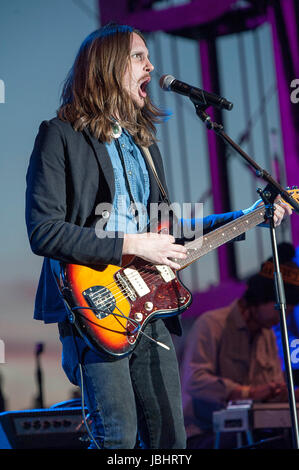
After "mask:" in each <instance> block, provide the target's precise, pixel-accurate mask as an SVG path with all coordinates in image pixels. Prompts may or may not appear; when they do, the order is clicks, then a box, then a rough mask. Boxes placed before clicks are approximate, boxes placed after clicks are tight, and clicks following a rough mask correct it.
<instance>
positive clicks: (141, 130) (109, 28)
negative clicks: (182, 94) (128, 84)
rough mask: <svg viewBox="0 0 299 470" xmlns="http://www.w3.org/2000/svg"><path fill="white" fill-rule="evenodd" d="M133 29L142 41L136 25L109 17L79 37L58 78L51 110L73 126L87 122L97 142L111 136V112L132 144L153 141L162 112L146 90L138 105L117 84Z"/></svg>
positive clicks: (146, 144) (82, 125)
mask: <svg viewBox="0 0 299 470" xmlns="http://www.w3.org/2000/svg"><path fill="white" fill-rule="evenodd" d="M133 32H134V33H136V34H138V35H139V36H140V37H141V38H142V39H143V41H144V42H145V39H144V37H143V35H142V34H141V33H140V31H137V30H135V29H133V28H131V27H130V26H125V25H117V24H114V23H110V24H108V25H106V26H104V27H102V28H100V29H98V30H96V31H94V32H93V33H91V34H90V35H89V36H88V37H87V38H86V39H85V40H84V41H83V43H82V45H81V47H80V49H79V52H78V54H77V56H76V59H75V62H74V65H73V67H72V68H71V70H70V72H69V74H68V76H67V78H66V81H65V83H64V86H63V90H62V94H61V105H60V108H59V109H58V111H57V115H58V117H59V118H60V119H61V120H63V121H69V122H71V124H72V125H73V127H74V129H75V130H77V131H82V130H83V129H84V128H86V127H89V129H90V131H91V132H92V134H93V135H94V136H95V137H96V138H97V139H99V140H101V141H102V142H111V138H112V137H111V125H112V118H113V117H115V116H117V117H118V121H119V123H120V125H121V126H122V127H124V128H125V129H127V130H128V132H129V133H130V134H131V135H132V136H133V137H134V139H135V141H136V143H137V144H140V145H144V146H149V145H150V144H152V143H153V142H154V141H155V133H156V129H155V124H156V123H157V122H161V120H162V119H161V118H162V117H163V116H165V114H164V113H163V112H162V111H161V110H159V109H158V108H157V107H156V106H155V105H154V104H153V103H152V102H151V100H150V98H149V97H148V96H147V97H146V99H145V104H144V107H142V108H139V107H137V106H136V105H135V104H134V102H133V100H132V98H131V97H130V95H129V94H128V92H127V91H126V90H125V89H124V88H123V86H122V80H123V77H124V74H125V71H126V68H127V66H128V60H129V56H130V47H131V40H132V33H133Z"/></svg>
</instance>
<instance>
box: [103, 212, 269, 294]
mask: <svg viewBox="0 0 299 470" xmlns="http://www.w3.org/2000/svg"><path fill="white" fill-rule="evenodd" d="M260 209H261V208H258V209H256V210H255V211H253V213H252V214H251V216H252V215H253V214H254V213H257V212H259V211H260ZM241 218H242V217H240V219H241ZM252 218H253V217H252ZM240 222H241V221H240V220H239V221H238V223H239V224H240ZM234 223H236V221H232V224H234ZM220 229H221V227H220ZM228 233H229V231H228ZM231 233H233V232H232V231H231ZM214 234H215V231H214V233H213V235H214ZM197 242H198V241H197V240H193V241H191V242H188V248H189V249H191V250H192V249H193V245H195V246H197ZM215 248H216V246H215ZM189 255H190V254H189ZM191 261H192V253H191ZM184 263H187V264H188V262H187V261H186V260H184ZM154 266H155V265H153V264H147V265H145V266H144V267H142V268H141V269H140V270H139V271H138V272H139V273H143V274H144V276H143V277H142V279H143V280H144V281H146V282H148V283H149V284H152V283H153V281H154V279H155V278H156V277H157V276H160V273H156V272H148V271H147V270H146V267H148V269H150V270H152V269H153V268H154ZM137 277H138V276H137V275H136V278H137ZM114 286H117V288H116V289H114V290H113V289H111V290H110V289H109V288H110V287H114ZM105 289H108V290H109V291H110V293H111V295H113V297H114V300H116V301H123V300H125V299H127V298H129V297H130V295H129V293H128V291H127V292H125V291H124V289H126V287H125V286H122V285H121V284H120V283H119V282H118V281H114V282H112V283H110V284H108V285H107V286H104V287H102V288H101V289H99V291H98V295H96V296H95V297H94V298H95V299H98V297H99V296H101V295H102V294H103V292H104V291H105Z"/></svg>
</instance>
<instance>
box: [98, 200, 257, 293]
mask: <svg viewBox="0 0 299 470" xmlns="http://www.w3.org/2000/svg"><path fill="white" fill-rule="evenodd" d="M260 211H261V208H257V209H255V211H253V212H252V214H251V218H253V215H255V214H256V213H258V212H260ZM243 217H245V216H243ZM246 218H247V219H248V216H247V217H246ZM241 219H242V217H240V218H239V220H238V219H236V220H234V221H231V222H229V224H231V225H236V224H237V225H242V223H241ZM237 220H238V221H237ZM227 225H228V224H227ZM221 229H222V230H223V228H222V227H220V228H219V229H218V230H221ZM216 230H217V229H216ZM216 230H214V231H213V232H211V233H210V238H217V236H216V233H215V232H216ZM226 231H227V233H228V234H230V235H232V234H233V235H235V234H234V231H233V230H230V231H229V230H227V229H226ZM221 244H222V240H221V243H220V245H221ZM187 245H188V249H190V250H194V247H195V248H197V245H198V240H192V241H190V242H188V243H187ZM214 248H217V245H215V247H214ZM204 254H205V253H203V254H202V256H203V255H204ZM193 255H194V252H193V253H189V254H188V256H189V260H188V261H187V260H186V259H184V260H182V261H183V262H184V264H188V263H189V262H190V261H192V260H193ZM196 257H197V256H196ZM187 259H188V258H187ZM179 261H180V260H177V262H179ZM145 266H148V267H149V268H151V267H154V266H155V265H153V264H147V265H145ZM181 268H182V267H181ZM181 268H180V269H181ZM139 272H143V273H145V276H144V277H143V280H145V281H147V280H150V279H151V278H152V277H153V276H156V275H159V273H153V272H150V273H148V272H147V271H146V270H145V267H143V268H142V269H141V270H140V271H139ZM147 275H148V276H149V277H147ZM115 283H116V282H112V283H110V284H108V285H107V286H105V288H107V289H109V288H110V286H111V287H112V286H113V285H114V284H115ZM116 285H117V286H118V284H117V283H116ZM118 287H119V286H118ZM103 290H104V289H103ZM114 292H117V291H114ZM114 292H113V291H112V290H111V293H112V295H113V294H114Z"/></svg>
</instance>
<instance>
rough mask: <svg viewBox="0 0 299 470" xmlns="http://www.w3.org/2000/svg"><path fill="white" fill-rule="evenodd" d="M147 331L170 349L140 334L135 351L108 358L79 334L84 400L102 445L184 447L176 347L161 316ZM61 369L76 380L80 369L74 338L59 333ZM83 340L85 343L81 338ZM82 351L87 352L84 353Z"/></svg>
mask: <svg viewBox="0 0 299 470" xmlns="http://www.w3.org/2000/svg"><path fill="white" fill-rule="evenodd" d="M145 333H147V335H149V336H151V337H153V338H155V339H156V340H158V341H161V342H162V343H164V344H167V345H168V346H169V347H170V350H169V351H167V350H166V349H164V348H162V347H161V346H158V345H157V344H156V343H154V342H152V341H150V340H149V339H148V338H146V337H145V336H143V335H142V336H141V339H140V341H139V343H138V344H137V346H136V348H135V349H134V350H133V352H132V353H131V354H130V355H129V356H127V357H122V358H108V357H107V356H105V355H102V354H98V353H95V352H94V351H92V350H90V349H87V348H86V345H85V344H83V341H82V340H81V339H80V338H78V337H75V341H76V342H77V346H79V350H80V354H81V353H82V356H83V361H82V363H83V379H84V380H83V382H84V394H85V399H86V404H87V408H88V411H89V413H90V416H91V418H92V432H93V435H94V436H95V437H96V439H97V442H98V443H99V445H100V447H101V448H103V449H133V448H134V447H135V446H136V439H137V435H138V440H139V443H140V444H139V445H140V446H141V447H142V448H147V449H184V448H185V447H186V435H185V428H184V420H183V411H182V399H181V386H180V379H179V370H178V363H177V358H176V352H175V349H174V346H173V343H172V339H171V335H170V333H169V331H168V330H167V328H166V326H165V324H164V322H163V320H161V319H158V320H156V321H154V322H152V323H149V324H148V325H147V326H146V328H145ZM61 341H62V344H63V368H64V370H65V372H66V374H67V376H68V377H69V379H70V380H71V382H73V383H74V384H76V385H80V374H79V368H78V364H77V358H76V350H75V345H74V338H73V337H71V336H66V337H64V338H61ZM81 342H82V343H81ZM83 351H84V352H83Z"/></svg>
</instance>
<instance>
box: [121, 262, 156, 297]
mask: <svg viewBox="0 0 299 470" xmlns="http://www.w3.org/2000/svg"><path fill="white" fill-rule="evenodd" d="M123 273H124V274H125V276H126V277H127V279H128V281H129V282H130V284H131V285H132V287H133V288H134V290H135V292H136V293H137V295H138V296H139V297H143V296H144V295H146V294H148V293H149V292H150V289H149V288H148V286H147V284H146V283H145V281H144V280H143V278H142V276H141V274H140V273H139V272H138V271H136V269H132V268H125V269H124V270H123Z"/></svg>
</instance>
